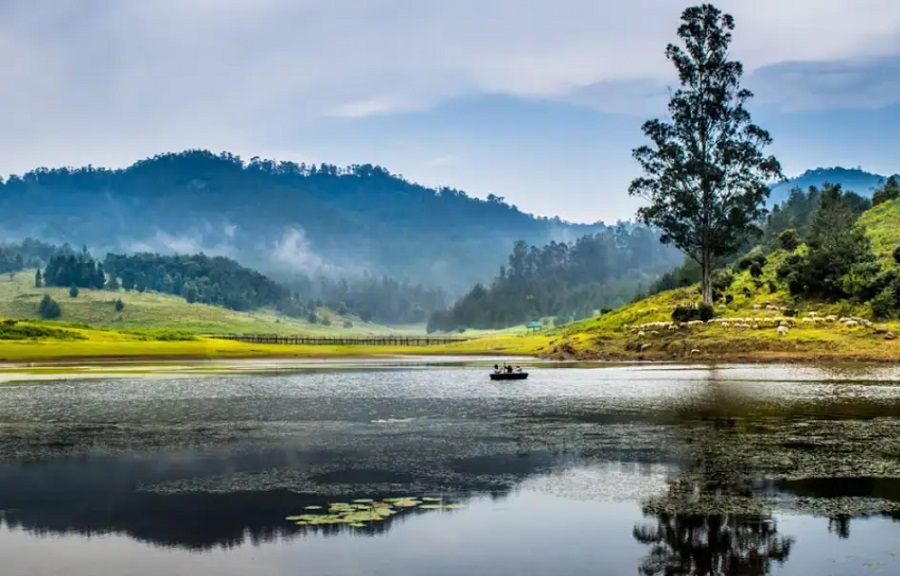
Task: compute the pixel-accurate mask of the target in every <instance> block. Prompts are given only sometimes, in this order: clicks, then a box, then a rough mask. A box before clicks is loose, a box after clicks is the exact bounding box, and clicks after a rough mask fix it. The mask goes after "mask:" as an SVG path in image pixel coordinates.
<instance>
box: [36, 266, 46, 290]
mask: <svg viewBox="0 0 900 576" xmlns="http://www.w3.org/2000/svg"><path fill="white" fill-rule="evenodd" d="M43 286H44V279H43V277H42V276H41V269H40V268H38V269H37V270H35V271H34V287H35V288H42V287H43Z"/></svg>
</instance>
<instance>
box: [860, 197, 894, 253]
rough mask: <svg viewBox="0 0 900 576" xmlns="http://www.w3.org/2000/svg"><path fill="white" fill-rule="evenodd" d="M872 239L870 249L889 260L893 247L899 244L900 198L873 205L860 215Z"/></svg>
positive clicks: (861, 223)
mask: <svg viewBox="0 0 900 576" xmlns="http://www.w3.org/2000/svg"><path fill="white" fill-rule="evenodd" d="M858 224H859V225H860V226H863V227H864V228H865V230H866V234H868V236H869V238H870V240H871V241H872V250H873V251H874V252H875V253H876V254H877V255H878V256H879V257H880V258H882V259H883V260H890V259H891V258H892V254H893V252H894V249H896V248H897V247H898V246H900V200H890V201H888V202H883V203H881V204H879V205H878V206H874V207H872V208H870V209H869V210H866V212H864V213H863V215H862V216H860V218H859V221H858Z"/></svg>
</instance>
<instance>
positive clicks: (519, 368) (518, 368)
mask: <svg viewBox="0 0 900 576" xmlns="http://www.w3.org/2000/svg"><path fill="white" fill-rule="evenodd" d="M516 372H518V373H519V374H521V373H522V367H521V366H516Z"/></svg>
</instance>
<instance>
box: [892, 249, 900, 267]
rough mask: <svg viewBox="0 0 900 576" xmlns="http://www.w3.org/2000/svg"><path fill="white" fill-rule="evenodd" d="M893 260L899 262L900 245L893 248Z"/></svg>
mask: <svg viewBox="0 0 900 576" xmlns="http://www.w3.org/2000/svg"><path fill="white" fill-rule="evenodd" d="M893 256H894V262H895V263H897V264H900V246H897V247H896V248H894V254H893Z"/></svg>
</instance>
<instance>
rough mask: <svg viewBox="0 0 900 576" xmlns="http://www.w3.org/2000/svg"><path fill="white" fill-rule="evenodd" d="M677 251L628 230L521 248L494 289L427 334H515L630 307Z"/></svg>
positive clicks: (438, 318)
mask: <svg viewBox="0 0 900 576" xmlns="http://www.w3.org/2000/svg"><path fill="white" fill-rule="evenodd" d="M673 252H674V251H672V250H671V249H670V248H667V247H665V246H662V245H660V243H659V241H658V239H657V237H656V235H655V234H653V233H652V232H650V231H649V230H647V229H646V228H644V227H633V228H631V229H630V230H629V229H628V228H627V227H625V226H624V225H620V226H616V227H615V228H607V229H606V230H604V231H603V232H600V233H597V234H594V235H591V236H584V237H582V238H579V239H578V240H577V241H575V242H572V243H564V242H551V243H550V244H548V245H546V246H544V247H543V248H538V247H536V246H528V245H527V244H526V243H525V242H522V241H520V242H517V243H515V244H514V246H513V250H512V253H511V254H510V255H509V259H508V263H507V265H506V266H504V267H502V268H501V269H500V271H499V273H498V275H497V277H496V278H495V279H494V281H493V283H492V284H490V285H489V286H486V285H484V284H480V283H479V284H476V285H475V286H474V287H473V288H472V289H471V290H470V291H469V292H468V293H467V294H466V295H465V296H463V297H462V298H461V299H460V300H458V301H457V302H456V303H455V304H454V305H453V306H452V307H451V308H450V309H449V310H447V311H440V312H437V313H434V314H432V315H431V316H430V317H429V319H428V323H427V329H428V330H430V331H450V330H453V329H454V328H457V327H459V326H466V327H469V328H478V329H490V328H507V327H510V326H516V325H520V324H524V323H527V322H529V321H530V320H532V319H534V318H545V317H561V318H566V319H568V318H574V319H582V318H588V317H590V316H592V315H593V314H594V311H595V310H596V309H598V308H611V307H614V306H620V305H622V304H625V303H626V302H627V301H628V299H629V298H630V297H631V296H632V295H633V294H635V293H636V292H638V290H639V287H640V286H639V285H640V282H641V280H643V279H644V278H646V276H645V274H648V273H660V272H663V271H664V270H666V269H668V268H669V267H670V266H671V265H672V263H673V262H674V259H673V256H674V255H675V254H673Z"/></svg>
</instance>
